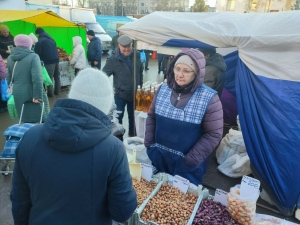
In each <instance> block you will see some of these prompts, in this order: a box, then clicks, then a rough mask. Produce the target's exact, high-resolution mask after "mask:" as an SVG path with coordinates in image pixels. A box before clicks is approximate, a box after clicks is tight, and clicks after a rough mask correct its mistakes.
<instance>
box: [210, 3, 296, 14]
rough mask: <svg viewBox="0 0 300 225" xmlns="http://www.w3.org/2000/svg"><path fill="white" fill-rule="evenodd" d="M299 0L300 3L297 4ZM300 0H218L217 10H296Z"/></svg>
mask: <svg viewBox="0 0 300 225" xmlns="http://www.w3.org/2000/svg"><path fill="white" fill-rule="evenodd" d="M297 1H298V5H297ZM299 2H300V1H299V0H217V2H216V12H226V11H232V12H239V13H243V12H245V13H252V12H258V13H264V12H280V11H289V10H294V9H296V7H297V6H298V8H299Z"/></svg>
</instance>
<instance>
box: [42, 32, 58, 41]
mask: <svg viewBox="0 0 300 225" xmlns="http://www.w3.org/2000/svg"><path fill="white" fill-rule="evenodd" d="M40 38H48V39H50V40H52V41H54V43H56V42H55V40H54V39H53V38H52V37H51V36H50V35H49V34H47V33H46V32H43V33H40V34H39V38H38V39H40Z"/></svg>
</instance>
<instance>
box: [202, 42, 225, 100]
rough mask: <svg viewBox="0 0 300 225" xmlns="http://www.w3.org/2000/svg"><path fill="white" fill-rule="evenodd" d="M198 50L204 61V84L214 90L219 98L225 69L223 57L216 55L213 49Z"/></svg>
mask: <svg viewBox="0 0 300 225" xmlns="http://www.w3.org/2000/svg"><path fill="white" fill-rule="evenodd" d="M199 50H200V51H201V52H202V53H203V55H204V56H205V59H206V66H205V77H204V84H206V85H207V86H209V87H211V88H212V89H214V90H216V91H217V92H218V95H219V97H221V94H222V91H223V86H224V78H223V73H224V72H225V71H226V68H227V66H226V63H225V61H224V59H223V56H222V55H220V54H219V53H217V52H216V49H215V48H207V49H199Z"/></svg>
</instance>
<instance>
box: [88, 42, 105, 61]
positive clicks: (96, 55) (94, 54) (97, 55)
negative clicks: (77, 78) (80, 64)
mask: <svg viewBox="0 0 300 225" xmlns="http://www.w3.org/2000/svg"><path fill="white" fill-rule="evenodd" d="M87 55H88V61H89V62H92V61H98V62H99V61H101V56H102V49H101V41H100V39H99V38H98V37H93V38H92V39H91V40H90V43H89V46H88V52H87Z"/></svg>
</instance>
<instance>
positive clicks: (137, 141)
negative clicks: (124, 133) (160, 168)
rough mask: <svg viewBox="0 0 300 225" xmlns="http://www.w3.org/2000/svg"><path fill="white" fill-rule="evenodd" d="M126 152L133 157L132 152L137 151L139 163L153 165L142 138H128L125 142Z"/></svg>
mask: <svg viewBox="0 0 300 225" xmlns="http://www.w3.org/2000/svg"><path fill="white" fill-rule="evenodd" d="M123 144H124V146H125V149H126V152H127V153H128V154H131V155H132V150H133V149H135V150H136V161H137V162H138V163H145V164H150V165H151V160H150V159H149V157H148V155H147V152H146V150H147V149H146V147H145V145H144V139H143V138H140V137H128V138H125V139H124V140H123Z"/></svg>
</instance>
